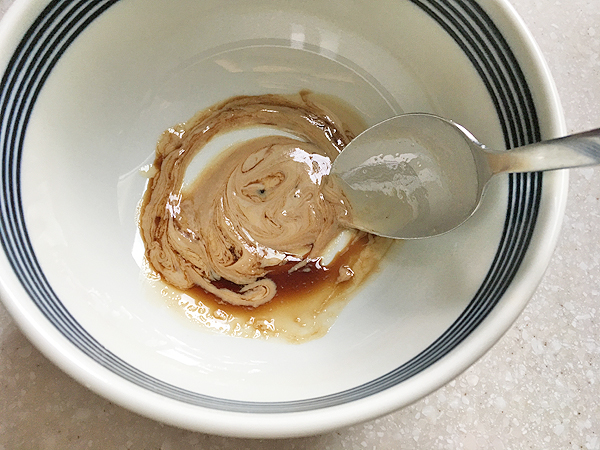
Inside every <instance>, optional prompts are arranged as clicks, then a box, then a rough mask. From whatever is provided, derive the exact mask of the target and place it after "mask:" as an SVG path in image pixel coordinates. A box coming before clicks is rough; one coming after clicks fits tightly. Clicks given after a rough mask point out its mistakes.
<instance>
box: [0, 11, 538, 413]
mask: <svg viewBox="0 0 600 450" xmlns="http://www.w3.org/2000/svg"><path fill="white" fill-rule="evenodd" d="M117 1H118V0H93V1H90V0H73V1H69V0H54V1H52V2H51V3H50V4H49V5H48V6H47V7H46V8H45V10H44V12H43V13H42V14H41V15H40V16H39V17H38V19H37V20H36V21H35V22H34V23H33V25H32V26H31V27H30V29H29V30H28V32H27V33H26V35H25V36H24V37H23V40H22V41H21V43H20V45H19V46H18V48H17V50H16V51H15V53H14V55H13V56H12V59H11V60H10V62H9V64H8V67H7V69H6V72H5V73H4V76H3V78H2V85H1V90H0V123H1V124H2V127H3V130H5V131H4V132H3V133H2V134H1V135H0V151H1V152H2V167H1V170H2V172H1V174H2V185H1V195H0V200H1V202H0V224H1V229H0V241H1V243H2V246H3V248H4V251H5V253H6V255H7V257H8V259H9V262H10V264H11V265H12V268H13V270H14V272H15V274H16V275H17V277H18V278H19V280H20V282H21V283H22V285H23V287H24V289H25V290H26V291H27V293H28V294H29V296H30V297H31V299H32V301H33V302H34V303H35V305H36V306H37V307H38V308H39V309H40V311H41V312H42V313H43V314H44V316H45V317H46V318H47V319H48V320H49V321H50V322H51V323H52V324H53V325H54V326H55V327H56V329H57V330H58V331H60V333H62V334H63V335H64V336H65V337H66V338H67V339H68V340H69V341H70V342H72V343H73V345H75V346H76V347H77V348H78V349H79V350H81V351H82V352H83V353H84V354H86V355H87V356H88V357H89V358H91V359H93V360H94V361H95V362H97V363H98V364H100V365H102V366H103V367H105V368H107V369H108V370H110V371H112V372H114V373H115V374H117V375H119V376H121V377H123V378H124V379H126V380H128V381H130V382H132V383H134V384H136V385H138V386H140V387H143V388H145V389H148V390H150V391H152V392H155V393H157V394H160V395H164V396H165V397H168V398H171V399H175V400H179V401H182V402H186V403H189V404H193V405H199V406H202V407H206V408H214V409H219V410H225V411H235V412H255V413H284V412H300V411H307V410H311V409H317V408H326V407H331V406H335V405H340V404H343V403H347V402H351V401H354V400H358V399H361V398H365V397H368V396H370V395H373V394H376V393H378V392H381V391H383V390H385V389H388V388H391V387H393V386H396V385H398V384H399V383H401V382H402V381H404V380H407V379H409V378H410V377H412V376H413V375H415V374H417V373H419V372H421V371H422V370H424V369H426V368H427V367H429V366H431V365H432V364H434V363H435V362H437V361H439V360H440V359H441V358H443V357H444V356H445V355H447V354H448V353H449V352H450V351H452V350H453V349H454V348H456V346H457V345H459V344H460V343H461V342H462V341H463V340H464V339H465V338H466V337H467V336H468V335H469V334H470V333H471V332H472V331H473V330H474V329H475V328H476V327H477V326H478V325H479V324H480V323H481V322H482V321H483V320H484V319H485V318H486V317H487V315H488V314H489V313H490V311H491V310H492V309H493V308H494V306H495V305H496V304H497V303H498V301H499V300H500V298H501V297H502V295H503V294H504V292H505V291H506V289H507V287H508V286H509V285H510V283H511V281H512V279H513V277H514V276H515V273H516V272H517V270H518V269H519V267H520V265H521V262H522V260H523V257H524V255H525V252H526V250H527V247H528V245H529V241H530V239H531V235H532V233H533V230H534V228H535V223H536V218H537V214H538V209H539V202H540V199H541V193H542V175H541V174H539V173H533V174H515V175H510V176H509V181H508V187H509V189H508V190H509V192H508V208H507V215H506V219H505V224H504V229H503V233H502V237H501V241H500V244H499V247H498V250H497V252H496V255H495V258H494V260H493V261H492V264H491V266H490V269H489V272H488V273H487V275H486V277H485V279H484V281H483V283H482V284H481V286H480V288H479V290H478V291H477V293H476V294H475V296H474V297H473V299H472V300H471V302H470V303H469V305H468V306H467V308H466V309H465V310H464V311H463V312H462V314H461V315H460V317H459V318H458V319H457V320H456V321H455V322H454V323H453V324H452V325H451V326H450V327H449V328H448V329H447V330H446V331H445V332H444V333H443V334H442V335H441V336H440V337H439V338H438V339H437V340H436V341H435V342H434V343H433V344H431V345H430V346H429V347H428V348H427V349H426V350H424V351H423V352H422V353H420V354H419V355H417V356H416V357H414V358H413V359H411V360H410V361H408V362H406V363H405V364H403V365H401V366H400V367H398V368H396V369H395V370H393V371H391V372H389V373H387V374H385V375H383V376H381V377H379V378H377V379H375V380H372V381H370V382H368V383H365V384H363V385H361V386H357V387H354V388H352V389H348V390H345V391H341V392H337V393H334V394H331V395H326V396H321V397H316V398H308V399H304V400H297V401H287V402H244V401H236V400H228V399H222V398H216V397H211V396H206V395H202V394H198V393H196V392H192V391H189V390H186V389H181V388H178V387H177V386H174V385H171V384H169V383H165V382H163V381H161V380H159V379H157V378H155V377H152V376H150V375H148V374H146V373H144V372H142V371H140V370H138V369H136V368H135V367H133V366H131V365H130V364H128V363H127V362H125V361H123V360H121V359H120V358H119V357H117V356H116V355H114V354H113V353H111V352H110V351H108V350H107V349H105V348H104V347H103V346H102V344H101V343H100V342H98V341H97V340H96V339H94V337H93V336H91V335H90V334H89V333H88V332H87V331H86V330H85V329H84V328H83V327H81V325H80V324H79V323H78V322H77V321H76V320H75V319H74V318H73V316H72V315H71V314H70V313H69V312H68V310H67V309H66V308H65V307H64V305H63V303H62V302H61V300H60V299H59V298H58V297H57V295H56V294H55V293H54V291H53V289H52V286H51V285H50V283H49V282H48V280H47V279H46V277H45V276H44V273H43V271H42V269H41V267H40V265H39V263H38V261H37V259H36V255H35V251H34V249H33V248H32V245H31V242H30V240H29V237H28V234H27V228H26V224H25V220H24V216H23V205H22V202H21V180H20V175H21V156H22V151H23V142H24V138H25V133H26V130H27V124H28V121H29V117H30V115H31V112H32V110H33V108H34V106H35V102H36V99H37V96H38V94H39V92H40V90H41V89H42V87H43V85H44V82H45V80H46V79H47V77H48V75H49V74H50V72H51V71H52V68H53V67H54V65H55V64H56V62H57V61H58V60H59V59H60V57H61V56H62V54H63V53H64V51H65V50H66V49H67V48H68V46H69V45H70V44H71V42H73V40H74V39H76V38H77V36H78V35H79V34H80V33H81V32H82V31H84V30H85V28H86V27H87V26H88V25H89V24H90V23H91V22H92V21H93V20H94V19H96V18H97V17H98V16H99V15H101V14H102V13H103V12H104V11H105V10H106V9H108V8H109V7H110V6H111V5H113V4H114V3H116V2H117ZM411 1H412V2H413V3H414V4H415V5H417V6H418V7H419V8H421V9H422V10H423V11H425V12H426V13H427V14H428V15H429V16H430V17H431V18H432V19H433V20H435V21H436V22H437V23H438V24H439V25H440V26H441V27H442V28H443V29H444V30H445V31H446V32H447V33H448V34H449V35H450V36H451V37H452V39H454V41H455V42H456V43H457V44H458V45H459V46H460V48H461V49H462V50H463V51H464V53H465V55H466V56H467V57H468V58H469V60H470V61H471V63H472V64H473V66H474V67H475V69H476V70H477V72H478V73H479V75H480V77H481V79H482V80H483V82H484V83H485V86H486V87H487V90H488V92H489V94H490V96H491V98H492V101H493V104H494V105H495V108H496V112H497V114H498V119H499V122H500V124H501V126H502V130H503V133H504V139H505V143H506V146H507V148H512V147H516V146H520V145H524V144H528V143H532V142H537V141H539V140H540V130H539V125H538V118H537V115H536V111H535V105H534V103H533V100H532V96H531V93H530V91H529V88H528V86H527V82H526V80H525V77H524V75H523V73H522V71H521V69H520V67H519V64H518V62H517V60H516V58H515V57H514V55H513V54H512V52H511V50H510V48H509V46H508V44H507V43H506V41H505V39H504V38H503V36H502V34H501V33H500V32H499V30H498V29H497V28H496V26H495V25H494V24H493V23H492V21H491V20H490V18H489V17H488V16H487V15H486V13H485V12H484V11H483V9H482V8H481V7H480V6H479V5H478V4H477V3H476V2H475V1H473V0H411Z"/></svg>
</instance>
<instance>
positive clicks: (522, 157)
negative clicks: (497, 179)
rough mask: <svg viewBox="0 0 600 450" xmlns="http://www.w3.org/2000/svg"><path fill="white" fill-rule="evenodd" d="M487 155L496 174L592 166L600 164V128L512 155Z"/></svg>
mask: <svg viewBox="0 0 600 450" xmlns="http://www.w3.org/2000/svg"><path fill="white" fill-rule="evenodd" d="M485 153H486V156H487V158H488V162H489V164H490V168H491V169H492V172H493V173H503V172H539V171H543V170H556V169H567V168H570V167H583V166H593V165H596V164H600V128H597V129H595V130H591V131H586V132H583V133H578V134H572V135H570V136H566V137H562V138H558V139H552V140H549V141H544V142H539V143H536V144H530V145H524V146H523V147H518V148H515V149H513V150H509V151H503V152H496V151H489V150H486V152H485Z"/></svg>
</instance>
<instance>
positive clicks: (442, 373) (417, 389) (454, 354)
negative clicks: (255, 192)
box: [0, 0, 568, 438]
mask: <svg viewBox="0 0 600 450" xmlns="http://www.w3.org/2000/svg"><path fill="white" fill-rule="evenodd" d="M47 3H49V1H47V0H16V1H15V3H14V4H13V5H12V6H11V7H10V8H9V10H8V11H7V13H6V15H5V16H4V17H3V19H2V22H1V26H0V43H2V44H0V45H2V46H3V47H5V48H15V47H16V45H17V44H18V41H19V38H20V36H21V35H22V34H23V33H24V32H25V30H26V29H27V28H28V27H29V24H30V23H31V22H32V21H33V20H34V19H35V17H37V14H39V13H40V12H41V10H42V9H43V7H44V5H46V4H47ZM478 4H479V5H480V6H481V7H482V8H483V9H484V10H485V11H486V12H487V14H488V15H489V16H490V17H491V18H492V19H493V22H494V24H495V25H496V27H498V29H500V30H502V34H503V36H505V37H506V38H507V39H508V40H509V41H510V42H509V45H510V48H511V50H512V51H514V52H515V54H516V57H517V59H518V60H519V62H520V63H521V64H520V65H521V67H523V68H524V69H526V71H527V73H526V78H527V80H528V82H529V85H530V86H535V92H534V93H533V96H534V103H535V105H536V107H537V108H540V109H541V110H543V112H544V114H545V116H544V118H543V119H540V125H541V126H542V133H543V137H544V138H552V137H557V136H559V135H563V134H564V133H565V131H566V126H565V121H564V117H563V115H562V108H561V106H560V100H559V97H558V93H557V90H556V87H555V85H554V82H553V80H552V76H551V74H550V71H549V68H548V66H547V64H546V62H545V60H544V57H543V55H542V53H541V50H540V49H539V47H538V46H537V44H536V43H535V40H534V39H533V37H532V35H531V33H530V32H529V30H528V29H527V28H526V26H525V24H524V22H523V21H522V19H521V18H520V16H519V15H518V14H517V12H516V10H515V9H514V7H513V6H512V5H511V4H510V3H509V2H508V0H479V2H478ZM10 54H11V52H8V51H7V52H2V53H0V64H1V65H2V67H5V66H6V64H7V62H8V58H9V55H10ZM542 122H543V123H542ZM567 190H568V172H567V171H559V172H554V173H547V174H545V175H544V194H543V195H542V199H541V205H540V215H539V216H538V218H537V221H536V227H535V230H534V233H533V235H532V237H531V241H530V243H529V247H528V250H527V252H526V255H525V257H524V260H523V261H522V263H521V266H520V267H519V270H518V271H517V274H516V276H515V278H514V279H513V280H512V282H511V284H510V286H509V288H508V289H507V291H506V292H505V293H504V295H503V297H502V298H503V300H502V302H501V303H500V304H498V305H497V307H495V308H494V310H493V311H492V312H491V313H490V314H489V315H488V316H487V317H486V318H485V319H484V321H483V322H482V323H481V324H480V326H478V327H477V328H476V329H475V330H473V331H472V332H471V333H470V334H469V336H468V337H467V338H465V339H464V340H463V341H462V342H461V343H460V344H458V345H457V346H456V347H455V348H453V349H452V350H451V351H450V352H449V353H448V354H447V355H446V356H445V357H444V358H443V359H442V360H440V361H437V362H435V363H434V364H432V365H431V366H429V367H427V368H426V369H425V370H424V371H422V372H421V373H420V374H419V376H418V378H415V377H412V378H409V379H407V380H406V381H403V382H402V383H400V384H398V385H396V386H393V387H391V388H388V389H387V390H385V391H383V392H378V393H376V394H374V395H372V396H368V397H365V398H361V399H359V400H355V401H351V402H348V403H344V404H341V405H337V406H331V407H326V408H323V409H320V410H311V411H306V412H297V413H267V414H261V413H252V414H246V413H242V412H228V411H219V410H213V409H210V408H203V407H199V406H195V405H190V404H185V403H181V402H177V401H176V400H173V399H169V398H166V397H162V396H160V395H158V394H156V393H152V392H149V391H147V390H146V389H143V388H142V387H140V386H134V385H132V383H130V382H128V381H127V380H124V379H123V378H121V377H119V376H118V375H117V374H115V373H112V372H110V371H109V370H108V369H106V368H104V367H101V366H99V365H98V364H97V363H95V362H94V361H92V360H90V359H89V358H88V357H87V356H86V355H84V354H82V353H81V352H79V351H78V350H77V349H75V348H74V346H73V345H72V343H71V342H69V341H68V340H67V339H66V338H65V337H64V336H62V335H61V334H60V333H59V332H58V331H57V330H56V329H54V327H52V325H51V324H49V323H48V322H47V321H46V319H45V317H44V316H43V315H42V314H41V313H40V312H39V311H38V310H37V309H36V307H35V305H33V304H32V303H31V302H22V301H19V299H20V298H23V297H24V296H27V294H26V293H25V291H24V289H22V288H21V287H20V284H19V281H18V279H17V278H16V276H15V275H14V273H12V271H11V268H10V264H9V263H8V262H7V260H6V258H5V255H4V253H3V254H2V257H1V258H0V267H2V272H1V273H2V276H0V294H1V295H0V298H1V299H2V301H3V303H4V305H5V306H6V309H7V310H8V311H9V313H10V314H11V316H12V317H13V318H14V319H15V322H16V323H17V324H18V326H19V327H20V329H21V330H22V331H23V333H24V334H25V335H26V336H27V337H28V338H29V339H30V340H31V341H32V342H33V343H34V344H35V346H36V347H37V348H38V349H40V350H41V352H42V353H43V354H44V355H45V356H46V357H48V358H49V359H50V360H51V361H52V362H53V363H54V364H56V365H57V366H59V367H60V368H61V369H62V370H63V371H65V372H66V373H67V374H69V375H70V376H71V377H73V378H75V379H76V380H77V381H79V382H80V383H81V384H83V385H84V386H86V387H87V388H89V389H91V390H92V391H94V392H97V393H99V394H101V395H102V396H104V397H106V398H108V399H110V400H111V401H114V402H115V403H117V404H120V405H122V406H124V407H126V408H128V409H130V410H133V411H136V412H138V413H140V414H142V415H144V416H148V417H151V418H153V419H156V420H158V421H161V422H166V423H169V424H171V425H175V426H178V427H184V428H189V429H192V430H197V431H203V432H209V433H214V434H220V435H227V436H237V437H255V438H264V437H270V438H275V437H278V438H282V437H297V436H305V435H314V434H318V433H324V432H328V431H332V430H335V429H338V428H341V427H343V426H348V425H351V424H353V423H357V422H362V421H366V420H371V419H374V418H376V417H379V416H383V415H385V414H388V413H391V412H393V411H395V410H397V409H399V408H400V407H404V406H406V405H409V404H411V403H413V402H415V401H417V400H419V399H420V398H422V397H424V396H426V395H428V394H430V393H431V392H433V391H435V390H437V389H438V388H440V387H442V386H443V385H444V384H446V383H448V382H449V381H451V380H452V379H454V378H455V377H456V376H458V375H459V374H460V373H462V372H463V371H464V370H466V369H467V368H468V367H469V366H471V365H472V364H473V363H474V362H475V361H476V360H477V359H479V358H480V357H481V356H482V355H483V354H485V353H486V352H487V351H488V350H489V349H490V347H491V346H492V345H493V344H494V343H496V342H497V341H498V340H499V339H500V338H501V337H502V336H503V335H504V333H506V331H507V330H508V329H509V327H510V326H511V325H512V323H513V322H514V321H515V320H516V319H517V317H518V316H519V315H520V314H521V312H522V310H523V309H524V308H525V306H526V305H527V303H528V301H529V299H530V298H531V296H532V295H533V293H534V292H535V289H536V288H537V285H538V283H539V282H540V281H541V279H542V277H543V274H544V273H545V271H546V268H547V266H548V264H549V262H550V259H551V256H552V253H553V252H554V248H555V246H556V243H557V240H558V237H559V233H560V229H561V224H562V219H563V215H564V210H565V207H566V199H567ZM199 418H201V420H199Z"/></svg>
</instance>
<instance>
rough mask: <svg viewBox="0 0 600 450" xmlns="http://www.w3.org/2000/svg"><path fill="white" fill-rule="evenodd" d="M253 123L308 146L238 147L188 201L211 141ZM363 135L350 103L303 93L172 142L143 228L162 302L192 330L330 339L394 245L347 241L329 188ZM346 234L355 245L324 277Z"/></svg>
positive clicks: (162, 143) (340, 209) (251, 103)
mask: <svg viewBox="0 0 600 450" xmlns="http://www.w3.org/2000/svg"><path fill="white" fill-rule="evenodd" d="M320 102H322V103H320ZM255 123H258V124H263V125H265V124H266V125H269V126H273V127H276V128H278V127H281V128H282V129H284V130H286V131H288V132H292V133H293V134H297V135H298V136H300V137H301V140H295V139H290V138H282V137H265V138H257V139H253V140H249V141H247V142H244V143H243V144H239V145H235V146H233V147H231V148H229V149H228V150H227V151H226V152H225V153H223V154H222V155H221V156H220V157H218V158H216V160H215V161H214V163H212V164H211V165H210V166H209V168H208V169H206V170H204V171H203V172H202V173H201V174H200V176H198V179H197V180H196V181H195V182H194V183H193V184H192V185H191V187H189V188H187V189H186V190H183V189H182V183H183V177H184V174H185V169H186V167H187V166H188V164H189V163H190V161H191V160H192V158H193V157H194V155H195V154H196V153H198V152H199V151H201V150H202V148H203V147H204V146H205V145H206V144H207V143H208V142H209V141H210V140H211V139H212V137H213V136H215V135H217V134H219V133H223V132H226V131H229V130H234V129H240V128H243V127H247V126H251V125H253V124H255ZM362 129H364V125H361V124H360V123H359V120H357V118H356V115H355V114H353V113H352V112H351V110H350V108H347V107H342V104H341V102H335V101H333V100H332V99H330V98H328V97H324V96H317V97H315V96H314V95H313V94H312V93H308V92H301V93H300V94H298V95H297V96H287V97H285V96H272V95H271V96H270V95H265V96H256V97H234V98H232V99H229V100H227V101H225V102H223V103H221V104H218V105H215V106H213V107H211V108H209V109H207V110H206V111H202V112H200V113H198V114H197V115H196V116H195V117H194V118H192V119H191V120H190V121H189V122H188V123H186V124H182V125H179V126H177V127H175V128H173V129H169V130H167V132H165V134H163V136H162V138H161V139H160V140H159V143H158V145H157V152H156V160H155V163H154V168H155V169H156V170H155V174H154V175H153V177H152V178H151V179H150V181H149V188H148V190H147V193H146V195H145V199H144V201H143V203H142V206H141V216H140V231H141V233H142V238H143V240H144V243H145V248H146V259H147V262H148V266H149V268H150V269H151V271H153V272H154V273H155V274H159V277H158V278H160V279H161V280H163V281H164V282H165V283H166V287H164V288H163V289H162V292H163V295H164V296H166V297H168V298H170V299H171V300H172V302H176V303H177V305H178V307H182V308H183V309H184V311H185V314H186V315H187V316H188V317H189V318H191V319H192V320H194V321H196V322H199V323H201V324H203V325H204V326H206V327H207V328H209V329H212V330H216V331H219V332H220V333H225V334H228V335H231V336H240V337H247V338H273V337H281V338H284V339H286V340H288V341H290V342H303V341H306V340H309V339H314V338H317V337H320V336H323V335H324V334H325V333H326V332H327V330H328V329H329V328H330V327H331V325H332V324H333V321H334V320H335V318H336V317H337V315H338V314H339V312H340V311H341V309H342V308H343V306H344V305H345V304H346V303H347V301H348V299H349V297H350V295H351V294H352V293H353V292H354V291H356V289H357V288H358V287H359V286H360V285H361V284H362V283H363V282H364V280H365V279H366V278H367V277H368V276H369V275H370V274H371V273H372V272H373V271H375V270H376V269H377V264H378V262H379V260H380V259H381V257H382V256H383V255H384V254H385V252H386V251H387V249H388V248H389V245H390V241H389V240H386V239H383V238H378V237H374V236H371V235H368V234H366V233H363V232H358V231H356V230H353V231H348V230H347V231H344V226H343V225H341V223H339V221H338V218H339V217H341V214H342V213H343V214H346V210H345V203H344V198H343V196H342V195H341V194H340V193H339V192H338V191H337V189H336V187H335V185H332V184H331V182H330V180H327V174H328V170H329V167H330V164H331V161H332V160H333V159H335V157H336V156H337V154H338V153H339V152H340V151H341V150H342V149H343V147H344V146H345V145H346V144H347V143H348V142H349V141H350V140H351V139H352V137H353V136H355V135H356V134H357V133H358V132H360V131H362ZM300 147H301V148H300ZM322 170H325V172H321V171H322ZM340 233H347V235H349V236H351V239H350V243H349V244H347V245H346V247H345V248H342V249H339V248H338V249H336V250H337V255H335V257H334V258H333V260H332V261H330V262H329V263H328V264H327V265H326V266H324V265H323V264H322V263H321V261H322V257H323V255H324V252H325V253H327V251H328V250H327V249H328V246H329V243H330V242H332V241H333V240H335V239H336V237H337V236H340ZM329 251H331V250H329ZM154 278H155V279H156V277H154Z"/></svg>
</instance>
